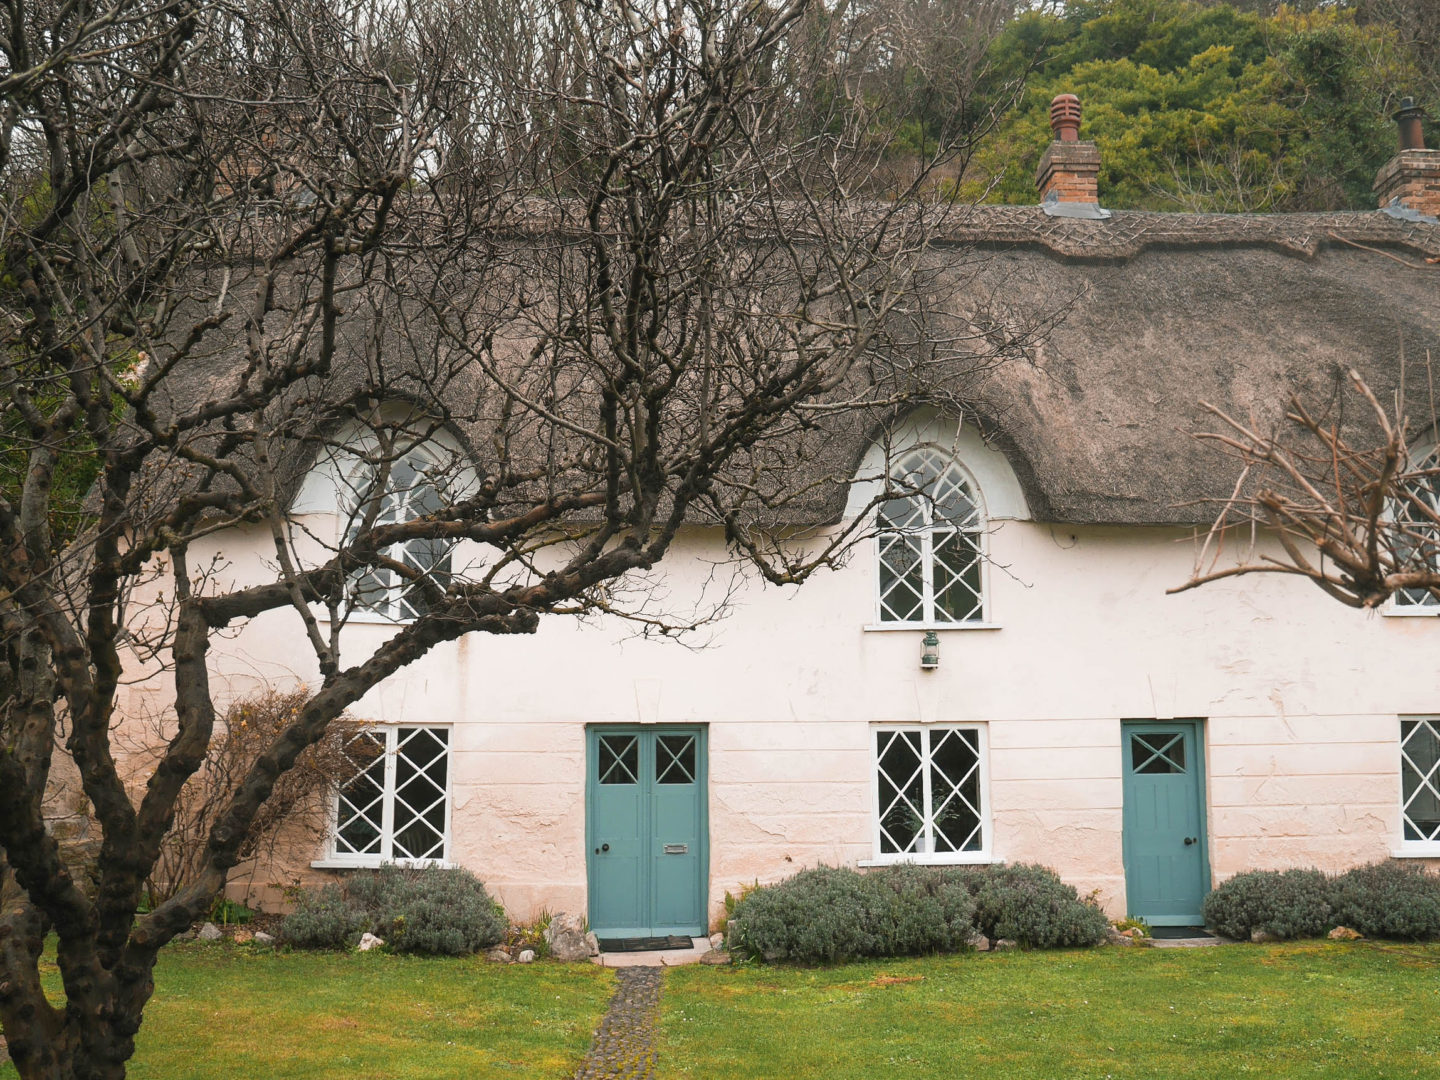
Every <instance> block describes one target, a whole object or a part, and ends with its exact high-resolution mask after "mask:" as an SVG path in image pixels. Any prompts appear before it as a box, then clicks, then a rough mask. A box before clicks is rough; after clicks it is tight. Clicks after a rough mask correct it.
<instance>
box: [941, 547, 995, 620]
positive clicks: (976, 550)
mask: <svg viewBox="0 0 1440 1080" xmlns="http://www.w3.org/2000/svg"><path fill="white" fill-rule="evenodd" d="M934 573H935V619H936V621H938V622H967V621H969V620H972V619H979V618H980V617H981V610H982V607H983V604H982V602H981V597H980V543H979V537H978V536H974V535H972V534H970V533H960V532H956V533H950V534H949V535H948V536H947V535H945V534H943V533H938V534H936V537H935V559H934Z"/></svg>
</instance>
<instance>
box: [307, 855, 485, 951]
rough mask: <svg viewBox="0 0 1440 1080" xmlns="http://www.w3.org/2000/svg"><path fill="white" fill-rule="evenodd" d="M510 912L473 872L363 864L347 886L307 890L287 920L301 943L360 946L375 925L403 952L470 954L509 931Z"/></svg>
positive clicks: (327, 946)
mask: <svg viewBox="0 0 1440 1080" xmlns="http://www.w3.org/2000/svg"><path fill="white" fill-rule="evenodd" d="M506 926H507V924H506V920H505V913H504V911H503V910H502V909H501V908H500V907H499V905H497V904H496V903H495V902H494V901H493V900H492V899H491V898H490V895H489V893H487V892H486V891H485V886H484V885H482V884H481V883H480V881H479V879H477V878H476V877H475V875H473V874H471V873H470V872H469V871H468V870H461V869H453V870H439V869H426V870H402V869H400V868H399V867H398V866H382V867H381V868H380V869H378V870H357V871H356V872H355V873H354V874H352V875H351V876H350V878H349V879H348V880H347V881H346V882H345V885H344V887H343V888H341V887H340V886H337V885H326V886H325V887H324V888H323V889H321V890H319V891H318V892H310V891H306V890H300V893H299V907H298V908H297V909H296V910H295V912H294V913H292V914H291V915H289V916H287V917H286V919H285V921H284V922H283V923H282V924H281V926H280V935H281V937H282V939H284V940H285V941H287V942H289V943H290V944H292V945H295V946H298V947H300V948H310V949H339V948H346V947H349V946H352V945H354V944H355V943H356V941H357V940H359V938H360V936H361V935H362V934H363V933H365V932H366V931H367V930H368V931H370V932H371V933H374V934H378V935H379V936H380V937H382V938H384V939H385V941H386V944H388V945H389V946H390V948H392V949H394V950H395V951H397V952H410V953H424V954H429V955H436V956H465V955H468V954H470V953H473V952H476V951H478V950H480V949H484V948H488V947H489V946H491V945H496V944H498V943H499V942H500V941H501V940H503V938H504V937H505V930H506Z"/></svg>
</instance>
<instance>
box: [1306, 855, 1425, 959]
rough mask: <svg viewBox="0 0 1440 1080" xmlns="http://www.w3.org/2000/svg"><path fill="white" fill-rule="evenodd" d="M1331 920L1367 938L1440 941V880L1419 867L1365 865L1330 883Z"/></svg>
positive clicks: (1388, 863) (1388, 864) (1383, 864)
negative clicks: (1434, 939) (1438, 938)
mask: <svg viewBox="0 0 1440 1080" xmlns="http://www.w3.org/2000/svg"><path fill="white" fill-rule="evenodd" d="M1330 905H1331V907H1332V909H1333V912H1332V918H1331V921H1332V922H1333V923H1335V924H1337V925H1340V926H1348V927H1349V928H1350V929H1352V930H1358V931H1359V932H1360V933H1362V934H1364V935H1365V936H1366V937H1385V938H1398V939H1400V940H1404V941H1423V940H1426V939H1428V938H1434V937H1440V877H1437V876H1436V875H1435V874H1429V873H1426V872H1425V871H1424V870H1422V869H1421V868H1420V867H1418V866H1407V865H1404V864H1402V863H1397V862H1381V863H1375V864H1373V865H1371V866H1360V867H1356V868H1355V869H1354V870H1350V871H1348V872H1346V873H1344V874H1341V875H1340V876H1339V877H1337V878H1335V879H1334V881H1332V882H1331V885H1330Z"/></svg>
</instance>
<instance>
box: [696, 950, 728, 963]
mask: <svg viewBox="0 0 1440 1080" xmlns="http://www.w3.org/2000/svg"><path fill="white" fill-rule="evenodd" d="M700 962H701V963H702V964H728V963H730V954H729V953H728V952H722V951H721V950H719V949H711V950H710V951H709V952H707V953H705V954H704V955H703V956H701V957H700Z"/></svg>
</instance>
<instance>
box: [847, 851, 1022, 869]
mask: <svg viewBox="0 0 1440 1080" xmlns="http://www.w3.org/2000/svg"><path fill="white" fill-rule="evenodd" d="M1004 861H1005V860H1004V859H1002V858H1000V856H998V855H992V854H990V853H989V852H986V851H961V852H949V853H946V854H939V855H937V854H930V855H903V856H901V855H892V856H890V857H889V858H879V859H861V860H860V861H859V862H858V863H856V864H855V865H857V866H859V867H861V868H863V869H866V870H868V869H870V868H871V867H875V866H904V865H905V864H906V863H910V864H913V865H915V866H997V865H999V864H1001V863H1003V862H1004Z"/></svg>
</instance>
